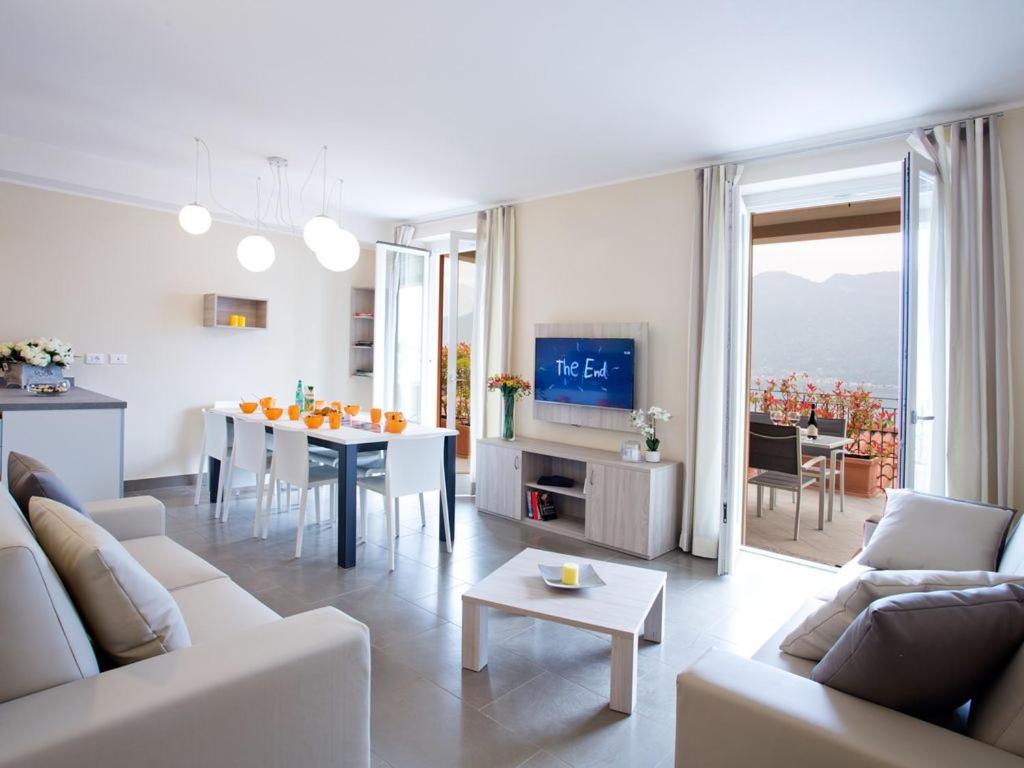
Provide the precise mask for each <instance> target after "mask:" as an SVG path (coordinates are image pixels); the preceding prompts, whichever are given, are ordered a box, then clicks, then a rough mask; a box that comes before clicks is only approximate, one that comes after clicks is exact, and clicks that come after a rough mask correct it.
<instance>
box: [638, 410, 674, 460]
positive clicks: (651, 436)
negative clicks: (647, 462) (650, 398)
mask: <svg viewBox="0 0 1024 768" xmlns="http://www.w3.org/2000/svg"><path fill="white" fill-rule="evenodd" d="M632 417H633V426H634V427H636V428H637V430H638V431H639V432H640V434H641V435H643V437H644V440H645V441H646V442H647V450H648V451H656V450H658V448H660V447H661V440H660V439H659V438H658V422H659V421H668V420H669V419H671V418H672V414H671V413H669V412H668V411H666V410H665V409H664V408H659V407H658V406H657V405H652V406H651V407H650V408H646V409H645V408H640V409H638V410H635V411H633V413H632Z"/></svg>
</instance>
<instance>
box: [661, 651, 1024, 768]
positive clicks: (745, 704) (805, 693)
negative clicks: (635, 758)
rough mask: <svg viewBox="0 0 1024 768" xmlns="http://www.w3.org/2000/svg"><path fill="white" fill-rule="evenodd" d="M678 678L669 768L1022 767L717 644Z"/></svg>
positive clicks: (1004, 755)
mask: <svg viewBox="0 0 1024 768" xmlns="http://www.w3.org/2000/svg"><path fill="white" fill-rule="evenodd" d="M676 685H677V702H676V767H677V768H689V767H690V766H700V767H701V768H717V767H718V766H721V767H722V768H726V767H729V768H731V767H732V766H737V765H757V766H759V768H794V767H795V766H797V767H798V766H822V765H827V766H828V767H829V768H863V766H866V765H870V766H877V767H878V768H938V767H940V766H950V768H952V767H953V766H965V765H984V766H986V768H1003V767H1004V766H1005V767H1006V768H1010V766H1014V768H1021V766H1024V760H1022V759H1021V758H1019V757H1016V756H1015V755H1012V754H1010V753H1009V752H1004V751H1003V750H1001V749H997V748H995V747H991V746H989V745H988V744H983V743H982V742H979V741H975V740H973V739H969V738H967V737H966V736H961V735H960V734H958V733H955V732H953V731H948V730H946V729H944V728H940V727H938V726H936V725H932V724H931V723H926V722H925V721H923V720H918V719H916V718H913V717H910V716H909V715H904V714H902V713H900V712H897V711H895V710H892V709H888V708H886V707H882V706H879V705H878V704H873V703H871V702H869V701H865V700H863V699H858V698H856V697H854V696H849V695H847V694H845V693H842V692H840V691H835V690H832V689H831V688H827V687H825V686H823V685H820V684H818V683H816V682H814V681H813V680H808V679H807V678H804V677H800V676H798V675H793V674H790V673H788V672H784V671H783V670H781V669H777V668H775V667H771V666H768V665H767V664H762V663H760V662H757V661H752V660H750V659H744V658H742V657H739V656H734V655H732V654H729V653H726V652H723V651H714V650H712V651H709V652H708V653H707V654H705V655H704V656H702V657H701V658H700V659H698V660H697V662H696V663H695V664H694V665H693V666H691V667H690V668H689V669H687V670H686V671H685V672H683V673H681V674H680V675H679V677H678V681H677V684H676Z"/></svg>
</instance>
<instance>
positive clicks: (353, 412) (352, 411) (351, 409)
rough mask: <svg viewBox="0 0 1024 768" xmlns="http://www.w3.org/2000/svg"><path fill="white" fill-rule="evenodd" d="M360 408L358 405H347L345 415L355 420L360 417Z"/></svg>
mask: <svg viewBox="0 0 1024 768" xmlns="http://www.w3.org/2000/svg"><path fill="white" fill-rule="evenodd" d="M360 410H361V409H360V407H359V406H358V405H346V406H345V413H347V414H348V415H349V416H351V417H352V418H353V419H354V418H355V417H356V416H358V415H359V411H360Z"/></svg>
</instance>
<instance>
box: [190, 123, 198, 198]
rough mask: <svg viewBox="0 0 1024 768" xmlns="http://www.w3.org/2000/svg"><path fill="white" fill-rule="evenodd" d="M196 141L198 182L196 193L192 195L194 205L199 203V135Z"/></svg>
mask: <svg viewBox="0 0 1024 768" xmlns="http://www.w3.org/2000/svg"><path fill="white" fill-rule="evenodd" d="M195 142H196V184H195V195H194V196H193V197H192V205H199V137H198V136H196V137H195Z"/></svg>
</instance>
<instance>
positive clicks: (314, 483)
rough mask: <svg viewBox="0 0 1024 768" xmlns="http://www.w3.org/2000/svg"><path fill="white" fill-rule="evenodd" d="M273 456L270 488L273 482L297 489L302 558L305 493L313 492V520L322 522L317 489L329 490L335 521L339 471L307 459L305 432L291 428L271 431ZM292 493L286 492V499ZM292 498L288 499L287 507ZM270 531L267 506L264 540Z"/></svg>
mask: <svg viewBox="0 0 1024 768" xmlns="http://www.w3.org/2000/svg"><path fill="white" fill-rule="evenodd" d="M273 429H274V453H273V458H272V459H271V462H270V487H271V488H273V487H275V483H278V482H283V483H288V484H289V485H294V486H296V487H297V488H298V489H299V519H298V522H297V529H296V532H295V557H301V556H302V535H303V532H304V531H305V528H306V504H307V501H308V492H309V491H310V490H312V491H313V499H314V503H315V505H316V521H317V522H318V523H319V522H321V516H320V494H319V489H320V488H322V487H323V486H325V485H326V486H329V487H330V505H331V510H332V513H331V520H332V521H333V520H334V512H333V510H336V509H337V504H336V501H335V499H336V494H337V484H338V471H337V470H336V469H335V468H334V467H329V466H325V465H323V464H314V463H311V462H310V460H309V440H308V439H307V437H306V432H305V430H300V429H295V428H293V427H277V426H275V427H274V428H273ZM290 496H291V493H289V497H290ZM290 503H291V499H290V498H289V504H290ZM277 506H278V512H280V511H281V502H280V500H278V504H277ZM269 530H270V505H269V504H268V505H267V507H266V510H265V511H263V538H264V539H265V538H267V535H268V533H269Z"/></svg>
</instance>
